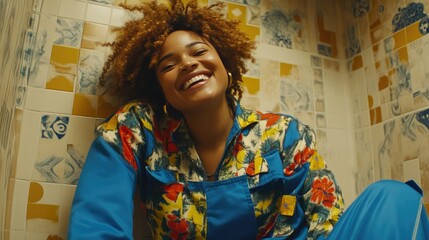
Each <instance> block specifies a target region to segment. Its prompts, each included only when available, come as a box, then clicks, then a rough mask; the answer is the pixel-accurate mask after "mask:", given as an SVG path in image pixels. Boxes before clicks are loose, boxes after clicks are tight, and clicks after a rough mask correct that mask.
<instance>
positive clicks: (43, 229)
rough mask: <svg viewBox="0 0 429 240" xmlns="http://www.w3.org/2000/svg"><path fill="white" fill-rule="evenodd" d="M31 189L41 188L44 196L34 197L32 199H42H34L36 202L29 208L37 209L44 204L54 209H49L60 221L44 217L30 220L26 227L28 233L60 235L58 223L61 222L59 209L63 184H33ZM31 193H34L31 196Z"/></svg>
mask: <svg viewBox="0 0 429 240" xmlns="http://www.w3.org/2000/svg"><path fill="white" fill-rule="evenodd" d="M30 187H36V188H41V189H42V195H41V196H39V195H35V196H32V197H40V198H39V199H34V200H36V201H34V202H32V204H31V205H30V204H29V205H28V208H31V207H37V205H38V204H43V205H45V206H47V207H52V208H47V209H49V210H52V211H53V214H55V215H56V217H57V218H58V220H55V221H54V220H52V219H44V218H42V217H36V216H35V217H34V218H28V219H27V226H26V231H27V233H28V232H32V233H50V234H58V221H59V212H58V209H59V200H60V195H61V184H53V183H41V182H31V183H30ZM35 192H36V191H35ZM31 193H32V192H29V194H31ZM49 210H47V211H49ZM45 211H46V210H45ZM45 214H46V213H45ZM36 239H37V238H36Z"/></svg>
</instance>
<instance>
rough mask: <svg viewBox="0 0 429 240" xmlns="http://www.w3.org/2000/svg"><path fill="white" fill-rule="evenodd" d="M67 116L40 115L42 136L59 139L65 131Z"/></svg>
mask: <svg viewBox="0 0 429 240" xmlns="http://www.w3.org/2000/svg"><path fill="white" fill-rule="evenodd" d="M68 124H69V117H60V116H52V115H44V116H42V138H46V139H54V137H56V138H57V139H61V138H63V137H64V136H65V134H66V132H67V127H68Z"/></svg>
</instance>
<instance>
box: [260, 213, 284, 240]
mask: <svg viewBox="0 0 429 240" xmlns="http://www.w3.org/2000/svg"><path fill="white" fill-rule="evenodd" d="M278 215H279V214H278V213H275V214H273V215H272V216H271V217H270V218H269V219H268V221H267V223H266V224H265V226H262V227H261V228H259V229H258V235H257V236H256V239H257V240H259V239H262V238H264V237H266V236H267V235H268V233H270V231H271V229H273V227H274V224H275V223H276V218H277V216H278Z"/></svg>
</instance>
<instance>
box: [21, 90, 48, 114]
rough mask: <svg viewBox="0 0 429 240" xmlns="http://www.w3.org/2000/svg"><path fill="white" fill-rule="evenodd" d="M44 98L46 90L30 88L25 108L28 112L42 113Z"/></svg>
mask: <svg viewBox="0 0 429 240" xmlns="http://www.w3.org/2000/svg"><path fill="white" fill-rule="evenodd" d="M44 98H45V89H43V88H35V87H31V86H28V88H27V94H26V96H25V105H24V106H25V108H26V109H28V110H34V111H41V110H42V109H43V101H44V100H43V99H44Z"/></svg>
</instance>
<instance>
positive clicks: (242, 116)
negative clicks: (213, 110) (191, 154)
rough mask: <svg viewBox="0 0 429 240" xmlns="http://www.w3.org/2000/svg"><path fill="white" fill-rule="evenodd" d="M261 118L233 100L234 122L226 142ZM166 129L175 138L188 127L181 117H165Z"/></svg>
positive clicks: (185, 131)
mask: <svg viewBox="0 0 429 240" xmlns="http://www.w3.org/2000/svg"><path fill="white" fill-rule="evenodd" d="M260 120H261V117H260V114H257V112H256V111H252V110H249V109H246V108H244V107H242V106H241V104H240V102H239V101H236V102H235V117H234V123H233V125H232V128H231V132H230V133H229V136H228V139H227V142H229V141H230V140H232V138H233V137H234V136H235V135H237V134H238V133H240V132H241V131H242V130H243V129H245V128H247V127H249V126H251V125H253V124H254V123H257V122H259V121H260ZM166 123H167V126H168V127H167V129H165V130H167V131H168V132H169V134H171V136H172V137H173V138H174V139H176V140H178V139H177V135H182V134H184V133H187V134H189V133H188V128H187V127H186V124H185V121H184V120H183V119H180V120H178V119H167V122H166Z"/></svg>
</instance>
